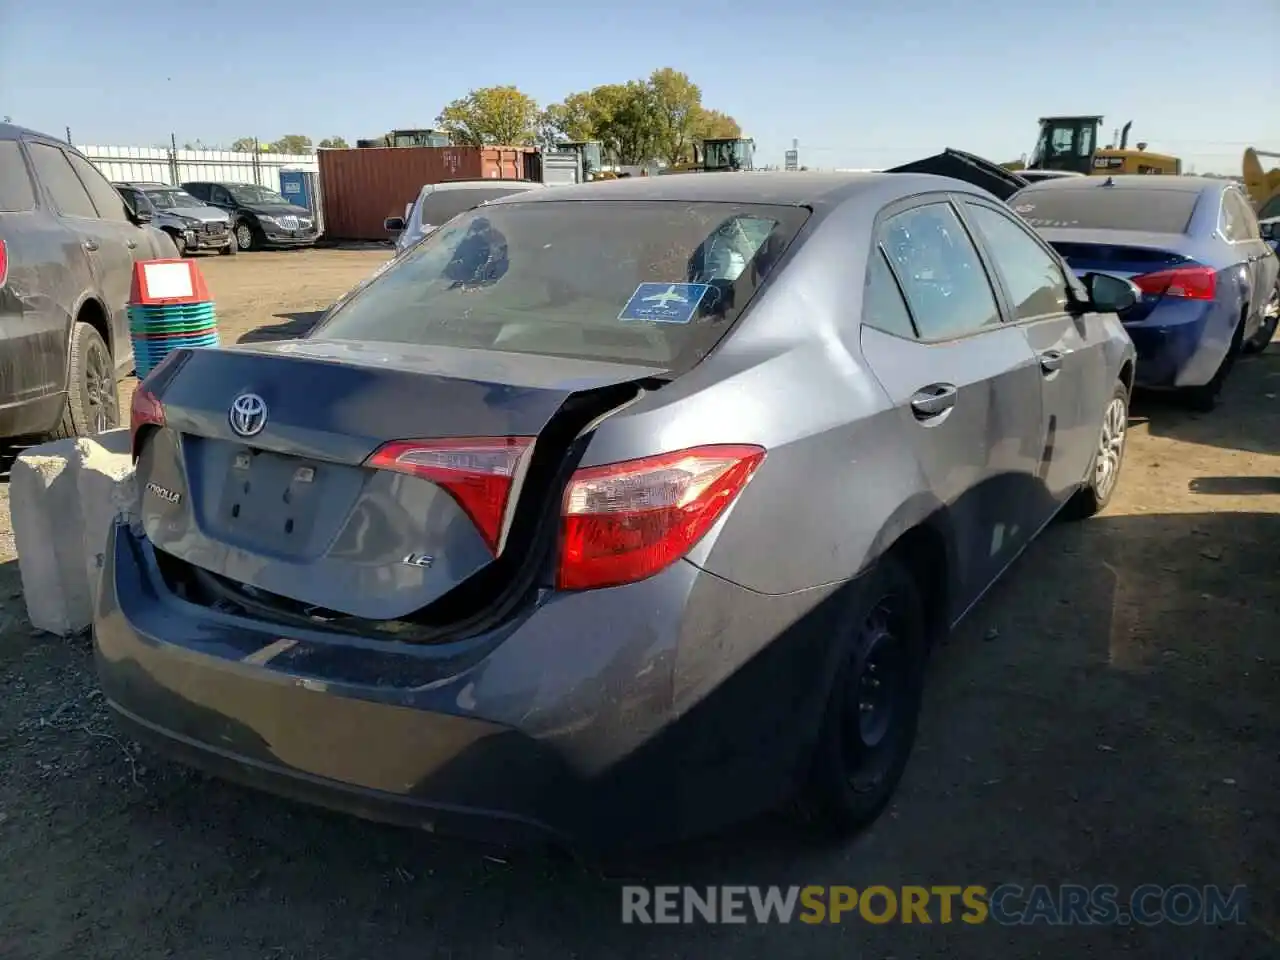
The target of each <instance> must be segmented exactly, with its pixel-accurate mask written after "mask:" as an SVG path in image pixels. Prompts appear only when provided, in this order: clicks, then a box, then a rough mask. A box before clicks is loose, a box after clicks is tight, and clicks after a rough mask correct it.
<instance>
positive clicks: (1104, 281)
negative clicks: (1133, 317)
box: [1080, 273, 1142, 313]
mask: <svg viewBox="0 0 1280 960" xmlns="http://www.w3.org/2000/svg"><path fill="white" fill-rule="evenodd" d="M1080 279H1081V281H1082V282H1083V283H1084V287H1085V289H1086V290H1088V291H1089V300H1090V306H1092V307H1093V308H1094V309H1095V310H1100V311H1102V312H1104V313H1123V312H1124V311H1126V310H1128V309H1129V308H1130V307H1132V306H1133V305H1134V304H1135V303H1137V302H1138V301H1139V300H1141V299H1142V291H1141V290H1139V289H1138V286H1137V284H1134V283H1130V282H1129V281H1128V280H1125V279H1124V278H1123V277H1113V276H1112V275H1111V274H1109V273H1086V274H1085V275H1084V276H1083V277H1081V278H1080Z"/></svg>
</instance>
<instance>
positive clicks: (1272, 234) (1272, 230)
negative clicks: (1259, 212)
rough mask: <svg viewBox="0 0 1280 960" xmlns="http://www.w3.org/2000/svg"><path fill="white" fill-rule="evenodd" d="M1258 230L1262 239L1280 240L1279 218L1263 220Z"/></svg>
mask: <svg viewBox="0 0 1280 960" xmlns="http://www.w3.org/2000/svg"><path fill="white" fill-rule="evenodd" d="M1258 230H1259V231H1260V232H1261V233H1262V239H1263V240H1280V220H1263V221H1262V223H1260V224H1258Z"/></svg>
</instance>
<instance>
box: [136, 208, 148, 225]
mask: <svg viewBox="0 0 1280 960" xmlns="http://www.w3.org/2000/svg"><path fill="white" fill-rule="evenodd" d="M152 219H153V218H152V216H151V211H150V210H134V211H133V222H134V223H136V224H138V225H139V226H141V225H142V224H144V223H150V222H151V220H152Z"/></svg>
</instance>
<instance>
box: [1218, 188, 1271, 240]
mask: <svg viewBox="0 0 1280 960" xmlns="http://www.w3.org/2000/svg"><path fill="white" fill-rule="evenodd" d="M1222 207H1223V209H1224V210H1229V211H1230V212H1231V224H1232V231H1233V234H1234V235H1233V236H1231V237H1230V238H1229V239H1231V240H1261V239H1262V234H1261V233H1259V231H1258V218H1257V217H1256V216H1255V215H1254V212H1253V211H1252V210H1251V209H1250V208H1249V205H1248V204H1247V203H1245V201H1244V197H1242V196H1240V194H1238V193H1237V192H1236V191H1235V190H1228V191H1227V192H1226V193H1225V194H1224V195H1223V197H1222Z"/></svg>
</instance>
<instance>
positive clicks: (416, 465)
mask: <svg viewBox="0 0 1280 960" xmlns="http://www.w3.org/2000/svg"><path fill="white" fill-rule="evenodd" d="M532 447H533V437H456V438H451V439H447V440H394V441H392V442H391V443H387V444H384V445H383V446H381V447H379V448H378V449H377V450H376V451H374V453H373V455H372V456H370V457H369V459H368V460H366V461H365V465H366V466H370V467H376V468H377V469H379V470H395V471H397V472H398V473H407V474H409V475H410V476H413V477H421V478H422V479H423V480H430V481H431V482H432V483H434V484H435V485H436V486H438V487H441V488H442V489H444V490H445V492H447V493H448V494H449V496H451V497H453V499H454V501H455V502H456V503H457V504H458V506H459V507H461V508H462V510H463V512H464V513H466V515H467V516H468V517H470V518H471V522H472V523H474V524H475V525H476V527H477V529H479V531H480V535H481V536H483V537H484V542H485V543H486V544H488V546H489V549H490V550H491V551H492V552H493V554H494V556H497V554H498V547H499V544H500V543H501V541H502V527H503V521H504V519H505V517H506V513H507V501H508V500H509V499H510V497H511V488H512V485H513V484H514V483H515V476H516V473H517V471H518V470H519V468H520V464H521V461H522V460H523V458H524V456H525V454H527V453H528V452H529V451H530V450H531V449H532Z"/></svg>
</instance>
